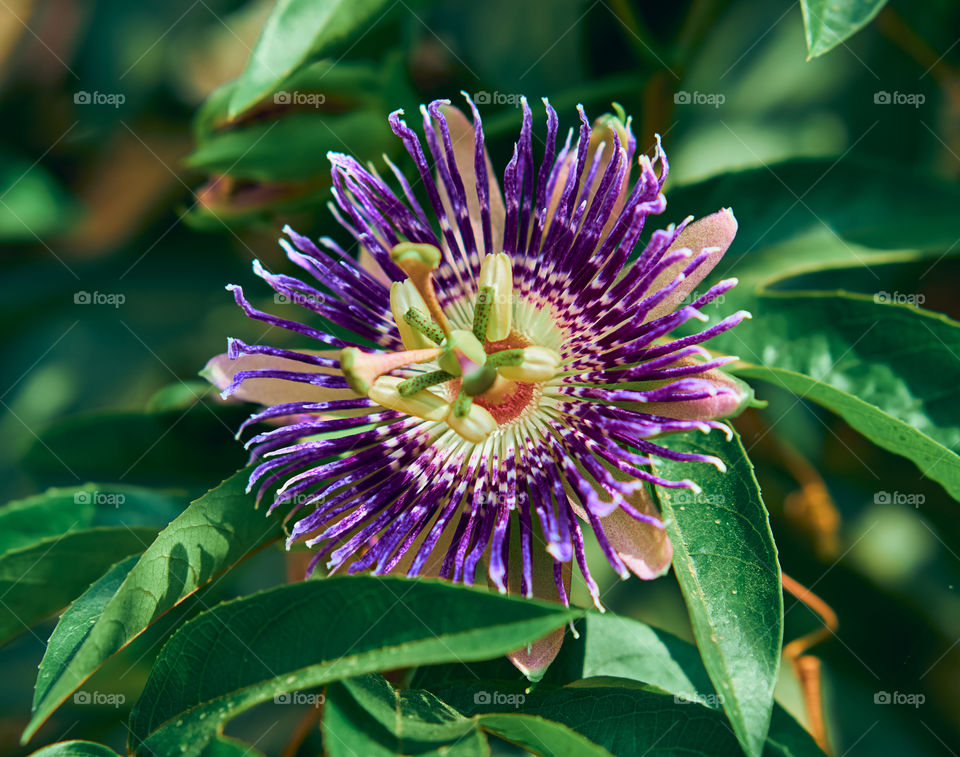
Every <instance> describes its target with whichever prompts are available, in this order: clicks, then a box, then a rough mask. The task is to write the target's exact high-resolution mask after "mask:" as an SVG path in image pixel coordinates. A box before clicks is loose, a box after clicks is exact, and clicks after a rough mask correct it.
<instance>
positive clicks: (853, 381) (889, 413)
mask: <svg viewBox="0 0 960 757" xmlns="http://www.w3.org/2000/svg"><path fill="white" fill-rule="evenodd" d="M753 314H754V319H753V320H752V321H749V322H745V323H743V324H741V325H740V326H738V327H737V328H736V329H734V330H733V331H732V332H730V333H728V334H725V335H723V336H722V337H721V338H720V339H718V340H717V342H716V348H717V349H721V350H732V351H733V352H732V354H737V355H739V356H740V357H741V358H742V359H743V360H744V361H746V362H745V363H744V364H737V368H736V372H737V373H738V374H739V375H740V376H743V377H745V378H749V379H762V380H763V381H768V382H770V383H773V384H776V385H777V386H780V387H783V388H785V389H787V390H789V391H791V392H794V393H795V394H797V395H798V396H800V397H804V398H806V399H809V400H812V401H814V402H816V403H818V404H820V405H823V406H824V407H826V408H828V409H829V410H832V411H833V412H835V413H837V414H838V415H839V416H840V417H842V418H843V419H844V420H845V421H846V422H847V423H849V424H850V425H851V426H853V427H854V428H855V429H856V430H857V431H859V432H860V433H862V434H863V435H864V436H866V437H867V438H868V439H870V440H871V441H872V442H874V443H875V444H877V445H879V446H881V447H883V448H884V449H887V450H889V451H891V452H895V453H897V454H899V455H903V456H904V457H907V458H909V459H910V460H912V461H913V462H914V463H916V465H917V467H918V468H920V470H921V471H923V473H924V475H926V476H928V477H929V478H932V479H934V480H935V481H937V482H939V483H940V484H941V485H942V486H943V487H944V488H945V489H946V490H947V491H948V492H949V493H950V495H951V496H952V497H953V498H954V499H958V500H960V456H958V454H957V453H958V451H960V401H958V400H960V324H958V323H957V322H956V321H952V320H950V319H949V318H947V317H945V316H942V315H938V314H935V313H930V312H928V311H924V310H920V309H918V308H914V307H911V306H909V305H899V304H886V303H877V302H875V301H874V300H873V298H870V297H866V296H862V295H853V294H844V293H838V292H801V293H796V292H789V293H776V292H768V293H764V294H762V295H761V296H759V297H758V298H757V300H756V304H755V306H754V307H753Z"/></svg>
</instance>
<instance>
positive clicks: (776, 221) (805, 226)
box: [668, 159, 960, 278]
mask: <svg viewBox="0 0 960 757" xmlns="http://www.w3.org/2000/svg"><path fill="white" fill-rule="evenodd" d="M904 186H909V187H910V191H909V192H904V191H903V188H904ZM850 187H856V188H857V191H856V192H851V191H850ZM668 195H669V200H670V207H671V208H676V209H677V212H678V213H679V214H680V216H682V215H684V214H686V213H692V214H694V215H696V216H705V215H707V214H709V213H712V212H714V211H716V210H717V209H719V208H722V207H726V206H732V207H733V210H734V212H735V213H736V215H737V218H739V219H740V221H741V223H740V228H739V229H738V230H737V238H736V241H735V242H734V244H733V246H732V247H731V249H730V251H729V252H728V253H727V255H726V256H725V258H724V259H723V260H722V261H721V263H720V265H719V266H718V271H717V273H718V275H720V276H728V275H731V274H732V275H736V276H740V277H741V278H743V277H744V275H745V274H749V272H750V270H751V269H752V267H753V266H754V265H755V263H754V259H755V258H757V257H759V256H760V251H762V250H763V249H765V248H767V247H772V246H774V245H778V244H781V243H783V242H786V241H790V240H796V239H798V238H802V237H807V236H809V235H813V238H812V239H811V240H810V242H809V244H807V245H805V247H804V249H805V250H809V252H803V254H802V255H799V256H797V255H794V256H792V257H791V256H787V255H778V256H777V257H776V258H774V259H772V260H765V261H764V263H765V265H766V266H767V267H768V268H769V269H770V270H773V271H774V272H775V271H776V266H777V265H783V266H787V267H793V266H798V265H800V266H806V265H808V263H807V261H806V259H805V257H806V255H807V254H809V255H811V256H813V259H814V261H815V265H817V266H819V267H827V266H828V265H829V264H830V262H831V261H830V260H829V257H831V256H832V257H836V258H837V259H838V260H839V262H841V263H844V264H850V262H851V261H852V262H858V258H859V261H860V262H863V261H866V262H869V258H868V257H867V255H868V254H869V251H866V253H865V252H864V251H861V250H856V249H854V250H851V249H850V247H849V246H848V245H846V244H844V243H852V244H854V245H863V246H864V247H868V248H874V249H875V250H937V254H938V255H939V254H940V253H942V252H943V251H944V250H947V249H949V248H951V247H952V246H953V243H954V242H955V241H956V239H957V237H960V217H958V216H957V214H956V212H954V211H955V209H956V208H957V206H958V205H960V188H958V187H957V186H956V184H949V183H947V182H945V181H942V180H940V179H936V178H933V177H930V176H927V175H925V174H920V173H915V172H909V171H907V169H904V168H903V167H902V166H893V165H888V164H886V163H883V162H878V163H871V164H865V163H858V162H856V161H853V160H849V159H846V160H842V161H840V162H837V161H836V160H835V159H820V160H792V161H786V162H783V163H774V164H773V165H771V166H761V167H758V168H750V169H746V170H744V171H736V172H730V173H725V174H722V175H720V176H715V177H712V178H709V179H706V180H705V181H700V182H696V183H693V184H686V185H683V186H679V187H675V188H673V189H671V190H670V191H669V193H668ZM798 198H799V199H798ZM671 220H680V219H679V217H673V218H671ZM837 237H839V238H840V239H839V240H837ZM823 239H827V240H828V241H829V240H830V239H832V240H833V243H832V244H831V245H830V248H829V249H828V250H827V251H826V252H824V251H821V250H819V249H818V248H819V247H820V246H821V244H822V240H823ZM798 253H799V251H798ZM825 258H827V259H825ZM769 275H770V274H769V273H768V274H767V276H769ZM774 275H775V273H774Z"/></svg>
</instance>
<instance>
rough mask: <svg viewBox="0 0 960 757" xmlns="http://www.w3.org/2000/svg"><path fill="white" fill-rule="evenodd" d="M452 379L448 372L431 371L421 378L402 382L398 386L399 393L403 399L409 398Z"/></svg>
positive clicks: (417, 377) (420, 376) (415, 377)
mask: <svg viewBox="0 0 960 757" xmlns="http://www.w3.org/2000/svg"><path fill="white" fill-rule="evenodd" d="M452 378H453V376H451V375H450V374H449V373H447V372H446V371H430V373H421V374H420V375H419V376H413V377H411V378H408V379H405V380H404V381H401V382H400V383H399V384H398V385H397V393H398V394H399V395H400V396H401V397H409V396H410V395H412V394H416V393H417V392H419V391H421V390H423V389H426V388H427V387H430V386H433V385H434V384H442V383H443V382H444V381H449V380H450V379H452Z"/></svg>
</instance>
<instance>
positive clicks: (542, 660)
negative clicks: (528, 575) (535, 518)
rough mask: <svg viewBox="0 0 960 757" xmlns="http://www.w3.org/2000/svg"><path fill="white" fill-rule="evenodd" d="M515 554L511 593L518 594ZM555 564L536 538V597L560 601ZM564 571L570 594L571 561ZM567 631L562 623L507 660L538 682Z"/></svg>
mask: <svg viewBox="0 0 960 757" xmlns="http://www.w3.org/2000/svg"><path fill="white" fill-rule="evenodd" d="M513 557H514V555H511V561H510V575H509V578H508V588H509V590H510V592H511V593H519V591H520V572H521V566H520V560H519V559H516V560H514V559H512V558H513ZM516 557H519V555H516ZM553 564H554V560H553V557H551V556H550V555H549V554H548V553H547V551H546V549H545V547H544V545H543V544H542V543H541V542H539V541H538V540H537V539H536V537H535V538H534V543H533V554H532V555H531V568H532V573H533V596H535V597H537V598H538V599H546V600H549V601H552V602H559V601H560V595H559V594H558V592H557V584H556V581H555V580H554V576H553ZM562 570H563V585H564V586H565V587H566V589H567V594H568V596H569V591H570V570H571V569H570V563H569V562H567V563H563V566H562ZM566 631H567V627H566V626H561V627H560V628H558V629H557V630H556V631H553V632H551V633H549V634H547V635H546V636H544V637H543V638H542V639H538V640H537V641H535V642H533V643H532V644H529V645H527V646H525V647H524V648H523V649H518V650H517V651H516V652H511V653H510V654H508V655H507V659H509V660H510V662H512V663H513V664H514V666H515V667H516V668H517V670H519V671H520V672H521V673H523V674H524V675H525V676H526V677H527V679H528V680H530V681H533V682H534V683H535V682H537V681H539V680H540V679H541V678H543V674H544V673H546V672H547V668H548V667H550V663H551V662H553V660H554V658H556V656H557V654H559V652H560V647H561V646H562V645H563V637H564V634H565V633H566Z"/></svg>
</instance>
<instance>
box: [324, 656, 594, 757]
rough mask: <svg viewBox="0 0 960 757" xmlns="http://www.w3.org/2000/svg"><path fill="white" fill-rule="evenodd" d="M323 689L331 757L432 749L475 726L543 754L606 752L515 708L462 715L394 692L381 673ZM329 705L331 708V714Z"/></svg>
mask: <svg viewBox="0 0 960 757" xmlns="http://www.w3.org/2000/svg"><path fill="white" fill-rule="evenodd" d="M327 694H328V695H327V700H326V702H325V704H324V706H325V707H326V708H327V709H326V710H325V712H324V743H325V744H326V745H327V748H328V751H329V752H330V754H331V757H337V755H339V754H340V753H341V751H342V754H343V757H349V756H350V755H354V754H365V755H366V754H371V753H375V752H377V753H379V752H380V751H382V753H383V754H391V755H392V754H421V753H423V752H424V751H431V752H432V751H433V750H436V749H439V747H441V746H442V745H445V744H451V743H452V744H456V745H458V746H459V745H461V744H474V743H476V742H477V741H481V742H483V741H485V740H484V739H483V738H482V736H481V737H480V738H479V739H478V738H477V736H479V734H478V731H479V730H480V729H483V730H486V731H489V732H490V733H494V734H496V735H497V736H499V737H500V738H503V739H506V740H507V741H511V742H513V743H514V744H518V745H520V746H522V747H524V748H525V749H528V750H530V751H532V752H533V753H535V754H540V755H544V756H545V757H546V756H549V755H556V756H557V757H559V756H560V755H571V756H573V755H585V756H587V757H590V756H591V755H592V757H609V753H608V752H607V751H606V750H605V749H602V748H600V747H598V746H597V745H596V744H592V743H590V741H589V740H588V739H585V738H584V737H583V736H581V735H580V734H578V733H577V732H576V731H573V730H571V729H570V728H567V727H566V726H564V725H561V724H560V723H554V722H553V721H550V720H546V719H544V718H541V717H537V716H532V715H525V714H522V713H515V712H514V713H505V714H489V715H477V716H476V717H473V718H465V717H463V716H462V715H461V714H460V713H459V712H457V711H456V710H454V709H453V708H452V707H449V706H448V705H446V704H444V703H443V702H442V701H440V700H439V699H437V697H435V696H434V695H433V694H431V693H430V692H428V691H422V690H411V689H408V690H403V691H396V690H395V689H394V688H393V686H391V685H390V684H389V683H388V682H387V681H386V679H384V677H383V676H381V675H376V674H374V675H367V676H362V677H359V678H352V679H348V680H346V681H343V682H341V683H335V684H331V685H330V686H329V687H328V688H327ZM348 700H349V701H348ZM331 705H332V707H333V708H334V709H336V710H337V714H336V715H335V716H334V717H333V718H332V719H330V717H329V715H330V711H331ZM328 720H329V722H328ZM371 720H372V721H374V722H375V723H376V725H374V723H373V722H371ZM377 726H379V727H377ZM464 748H466V747H464ZM485 753H486V752H485Z"/></svg>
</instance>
